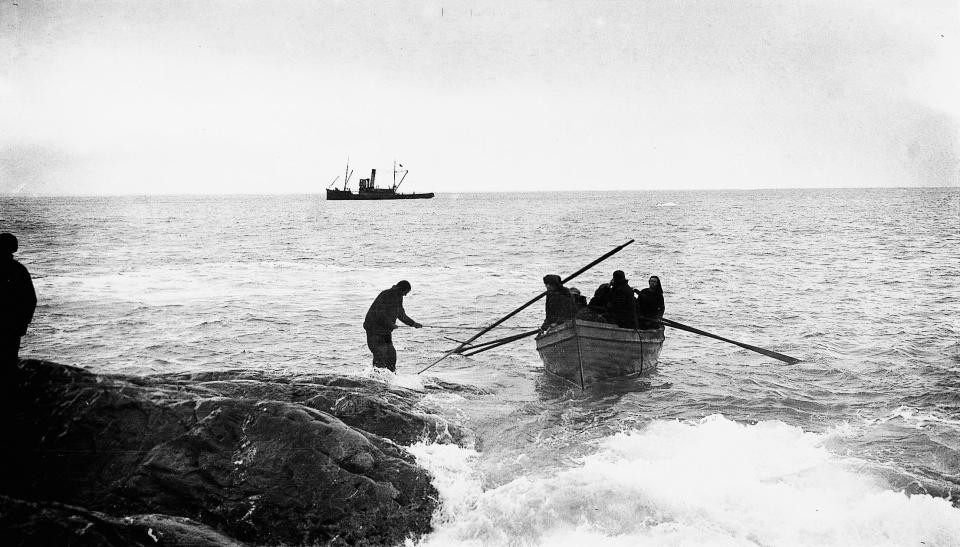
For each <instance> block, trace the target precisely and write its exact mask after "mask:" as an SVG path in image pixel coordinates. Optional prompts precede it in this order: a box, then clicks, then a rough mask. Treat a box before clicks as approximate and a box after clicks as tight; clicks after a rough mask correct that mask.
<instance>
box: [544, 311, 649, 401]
mask: <svg viewBox="0 0 960 547" xmlns="http://www.w3.org/2000/svg"><path fill="white" fill-rule="evenodd" d="M536 340H537V352H538V353H540V359H541V360H543V364H544V366H545V367H546V369H547V371H548V372H550V373H552V374H554V375H556V376H559V377H560V378H563V379H565V380H568V381H570V382H573V383H574V384H576V385H577V386H579V387H580V388H581V389H584V388H586V387H587V386H589V385H590V384H593V383H596V382H598V381H600V380H604V379H611V378H632V377H636V376H639V375H641V374H644V373H648V372H652V371H653V370H654V369H656V368H657V362H658V361H659V359H660V349H661V348H662V347H663V340H664V338H663V327H660V328H659V329H652V330H633V329H621V328H619V327H617V326H616V325H611V324H608V323H595V322H593V321H583V320H581V319H571V320H570V321H566V322H564V323H561V324H559V325H555V326H553V327H550V328H549V329H547V331H546V332H544V333H542V334H540V335H538V336H537V338H536Z"/></svg>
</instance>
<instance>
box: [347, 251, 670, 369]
mask: <svg viewBox="0 0 960 547" xmlns="http://www.w3.org/2000/svg"><path fill="white" fill-rule="evenodd" d="M543 284H544V285H546V287H547V317H546V319H545V320H544V321H543V325H542V326H541V327H540V329H541V330H546V329H547V328H549V327H550V326H551V325H555V324H557V323H562V322H564V321H567V320H569V319H574V318H576V319H583V320H585V321H595V322H598V323H611V324H614V325H617V326H618V327H621V328H625V329H656V328H660V319H661V318H662V317H663V309H664V306H663V289H662V288H661V287H660V278H658V277H657V276H655V275H654V276H651V277H650V281H649V284H650V286H649V287H648V288H645V289H643V290H638V289H634V288H633V287H631V286H630V284H629V282H628V281H627V277H626V275H625V274H624V273H623V271H622V270H617V271H615V272H613V278H612V279H611V280H610V282H609V283H604V284H602V285H600V286H599V287H598V288H597V290H596V291H595V292H594V294H593V298H591V299H590V302H587V299H586V297H585V296H582V295H581V294H580V291H579V290H577V288H576V287H571V288H569V289H568V288H566V287H564V286H563V283H562V280H561V279H560V276H559V275H553V274H551V275H545V276H544V277H543ZM410 289H411V286H410V282H409V281H406V280H403V281H400V282H399V283H397V284H396V285H394V286H392V287H390V288H389V289H387V290H385V291H382V292H381V293H380V294H379V295H377V298H376V299H375V300H374V301H373V304H371V305H370V309H368V310H367V315H366V317H364V320H363V329H364V330H365V331H366V333H367V347H368V348H369V349H370V353H372V354H373V366H374V367H376V368H385V369H388V370H390V371H394V372H395V371H396V369H397V350H396V349H395V348H394V347H393V330H394V329H396V328H397V321H398V320H399V321H401V322H402V323H403V324H405V325H407V326H410V327H414V328H417V329H419V328H421V327H423V325H421V324H420V323H418V322H416V321H414V320H413V319H411V318H410V317H409V316H407V313H406V312H405V311H404V309H403V297H404V296H406V295H407V294H409V293H410Z"/></svg>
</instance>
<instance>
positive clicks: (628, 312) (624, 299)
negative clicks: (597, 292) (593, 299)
mask: <svg viewBox="0 0 960 547" xmlns="http://www.w3.org/2000/svg"><path fill="white" fill-rule="evenodd" d="M607 318H608V319H609V320H610V322H611V323H616V324H617V326H618V327H620V328H622V329H635V328H637V325H638V323H637V304H636V302H635V301H634V299H633V288H632V287H630V284H629V283H628V282H627V276H626V274H624V273H623V271H622V270H617V271H615V272H613V281H611V283H610V295H609V297H608V300H607Z"/></svg>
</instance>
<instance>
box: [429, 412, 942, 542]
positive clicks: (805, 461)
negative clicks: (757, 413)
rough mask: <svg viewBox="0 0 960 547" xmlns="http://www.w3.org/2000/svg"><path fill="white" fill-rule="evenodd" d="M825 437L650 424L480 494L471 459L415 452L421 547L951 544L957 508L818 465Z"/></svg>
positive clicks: (767, 428) (855, 466) (718, 425)
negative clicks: (429, 498)
mask: <svg viewBox="0 0 960 547" xmlns="http://www.w3.org/2000/svg"><path fill="white" fill-rule="evenodd" d="M828 436H829V435H824V436H821V435H816V434H812V433H806V432H804V431H802V430H801V429H799V428H796V427H792V426H788V425H786V424H784V423H782V422H779V421H770V422H760V423H757V424H755V425H744V424H739V423H736V422H733V421H730V420H728V419H726V418H724V417H722V416H711V417H708V418H705V419H703V420H701V421H699V422H696V423H685V422H676V421H657V422H654V423H653V424H651V425H650V426H649V427H647V428H646V429H643V430H641V431H634V432H631V433H625V434H617V435H614V436H612V437H608V438H606V439H604V440H603V441H602V442H601V443H600V445H599V446H598V447H597V448H598V450H597V451H596V452H595V453H593V454H592V455H590V456H587V457H585V458H583V459H582V460H581V461H580V462H579V464H578V465H577V466H574V467H571V468H567V469H558V470H556V471H555V472H552V473H547V474H545V475H544V476H531V475H526V476H521V477H518V478H516V479H515V480H513V481H512V482H509V483H507V484H504V485H502V486H499V487H496V488H492V489H488V490H486V491H483V490H482V488H481V484H482V477H481V476H480V475H479V473H478V471H477V469H478V468H479V466H477V465H476V463H477V462H478V460H479V458H481V457H482V454H478V453H476V452H474V451H472V450H466V449H461V448H457V447H454V446H450V445H444V446H436V445H418V446H415V447H413V448H412V449H411V450H412V451H413V452H414V454H415V455H416V456H417V459H418V462H419V463H420V464H421V465H423V466H425V467H426V468H427V469H429V470H430V471H431V472H432V473H433V474H434V476H435V485H436V487H437V489H438V490H439V492H440V495H441V499H442V500H443V506H442V508H441V509H440V510H439V511H438V513H437V514H436V515H435V522H434V524H435V527H436V531H435V532H434V533H433V534H432V535H430V536H428V537H427V538H425V539H424V540H423V541H422V542H421V544H422V545H424V546H434V545H437V546H439V545H591V546H601V545H757V544H760V545H818V546H819V545H837V546H850V545H870V546H874V545H927V546H930V545H938V546H950V545H960V510H957V509H955V508H954V507H952V506H951V505H950V503H949V502H947V501H946V500H943V499H940V498H933V497H930V496H925V495H914V496H907V495H906V494H904V493H901V492H895V491H892V490H890V489H889V488H888V487H887V486H886V485H885V484H884V483H883V481H882V480H881V479H879V478H877V477H873V476H871V475H867V474H862V473H861V472H860V471H859V469H860V463H861V462H859V461H858V460H851V459H842V458H840V457H838V456H836V455H834V454H832V453H830V452H829V451H828V450H827V449H826V448H825V447H824V443H823V441H824V439H825V438H826V437H828Z"/></svg>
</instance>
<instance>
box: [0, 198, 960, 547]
mask: <svg viewBox="0 0 960 547" xmlns="http://www.w3.org/2000/svg"><path fill="white" fill-rule="evenodd" d="M0 230H2V231H11V232H13V233H15V234H16V235H17V236H18V238H19V239H20V247H21V249H20V251H19V252H18V253H17V258H18V259H19V260H20V261H21V262H22V263H23V264H24V265H26V266H27V267H28V268H29V270H30V271H31V273H32V275H33V277H34V283H35V285H36V289H37V292H38V295H39V299H40V304H39V307H38V309H37V313H36V318H35V320H34V323H33V325H32V326H31V328H30V331H29V333H28V335H27V336H26V337H25V338H24V340H23V350H22V351H21V356H25V357H34V358H42V359H49V360H53V361H57V362H60V363H64V364H70V365H77V366H81V367H86V368H89V369H91V370H93V371H96V372H123V373H132V374H153V373H158V372H166V371H187V370H191V371H194V370H213V369H257V370H266V371H271V372H275V373H278V374H288V373H302V372H328V371H329V372H338V373H346V374H358V375H371V374H378V373H375V372H374V371H372V369H371V367H370V364H369V362H370V356H369V353H368V350H367V348H366V343H365V337H364V333H363V329H362V327H361V323H362V320H363V315H364V313H365V312H366V309H367V307H368V306H369V304H370V302H371V301H372V300H373V298H374V297H375V296H376V295H377V293H378V292H379V291H380V290H382V289H385V288H387V287H389V286H391V285H393V284H394V283H396V282H397V281H399V280H400V279H407V280H409V281H410V282H411V284H412V285H413V291H412V292H411V294H410V295H409V296H408V297H407V298H406V300H405V307H406V310H407V313H408V314H409V315H410V316H411V317H413V318H414V319H416V320H418V321H420V322H421V323H424V324H425V325H428V328H423V329H419V330H415V329H410V328H401V329H398V330H397V331H396V334H395V343H396V346H397V349H398V353H399V355H400V358H399V363H398V374H397V375H396V376H395V377H390V376H389V375H382V374H378V376H380V377H384V378H387V379H388V380H389V381H392V382H395V383H397V384H400V385H404V386H407V387H411V388H414V389H416V388H417V387H418V386H420V385H422V383H421V381H422V378H421V377H420V376H418V375H417V371H418V370H420V369H421V368H422V367H424V366H426V365H428V364H430V363H432V362H433V361H435V360H436V359H437V358H438V357H439V356H440V355H442V354H443V352H444V351H445V350H448V349H450V348H452V347H454V346H455V345H456V342H454V340H465V339H466V338H468V337H470V336H471V335H472V334H474V333H476V332H477V331H476V329H477V328H478V327H482V326H485V325H487V324H490V323H492V322H493V321H494V320H496V319H498V318H499V317H501V316H503V315H505V314H506V313H507V312H509V311H511V310H513V309H514V308H516V307H518V306H519V305H520V304H522V303H524V302H526V301H527V300H529V299H531V298H532V297H534V296H536V295H537V294H538V293H539V292H541V291H542V289H543V285H542V283H541V278H542V276H543V275H544V274H547V273H556V274H559V275H561V276H565V275H568V274H570V273H572V272H574V271H575V270H577V269H579V268H580V267H582V266H584V265H586V264H587V263H589V262H590V261H592V260H593V259H595V258H597V257H599V256H600V255H602V254H603V253H605V252H606V251H608V250H610V249H612V248H614V247H616V246H618V245H621V244H623V243H625V242H626V241H628V240H630V239H635V240H636V241H635V242H634V243H633V244H631V245H629V246H627V247H626V248H625V249H624V250H622V251H621V252H620V253H618V254H616V255H614V256H613V257H612V258H610V259H608V260H607V261H606V262H603V263H602V264H600V265H599V266H597V267H596V268H594V269H592V270H590V271H588V272H586V273H584V274H582V275H581V276H580V277H578V278H577V279H575V280H573V281H571V282H569V283H568V286H576V287H578V288H580V289H581V290H582V291H583V292H584V293H592V292H593V290H594V289H595V288H596V287H597V286H598V285H599V284H600V283H602V282H604V281H606V280H608V279H609V278H610V274H611V272H612V271H613V270H615V269H622V270H624V271H625V272H626V273H627V276H628V277H629V278H630V279H631V283H632V284H633V285H634V286H639V287H643V286H644V285H645V280H646V279H647V277H648V276H650V275H653V274H655V275H658V276H659V277H660V279H661V280H662V283H663V287H664V290H665V299H666V314H665V317H668V318H671V319H673V320H676V321H679V322H682V323H685V324H688V325H691V326H694V327H698V328H700V329H702V330H706V331H709V332H713V333H716V334H719V335H721V336H725V337H727V338H731V339H734V340H738V341H741V342H746V343H749V344H753V345H756V346H760V347H764V348H768V349H772V350H775V351H778V352H781V353H785V354H788V355H791V356H794V357H799V358H802V359H803V361H802V362H801V363H799V364H795V365H787V364H784V363H782V362H780V361H776V360H773V359H770V358H768V357H765V356H763V355H760V354H757V353H752V352H749V351H746V350H744V349H741V348H738V347H736V346H733V345H729V344H725V343H723V342H719V341H715V340H711V339H708V338H704V337H700V336H696V335H692V334H688V333H685V332H680V331H673V330H670V329H668V330H667V333H666V336H667V340H666V342H665V344H664V347H663V351H662V353H661V357H660V366H659V369H658V370H657V371H656V372H655V373H653V374H652V375H649V376H645V377H643V378H640V379H637V380H631V381H624V382H613V383H611V384H609V385H603V386H599V387H597V388H593V389H588V390H587V391H580V390H579V389H575V388H572V387H571V386H569V385H566V384H564V383H563V382H560V381H557V380H555V379H552V378H550V377H549V376H547V375H545V373H544V371H543V367H542V364H541V362H540V359H539V358H538V356H537V353H536V350H535V347H534V343H533V341H532V340H530V339H525V340H522V341H520V342H517V343H515V344H511V345H506V346H503V347H501V348H498V349H496V350H493V351H489V352H486V353H482V354H479V355H477V356H475V357H460V356H454V357H451V358H449V359H446V360H444V361H442V362H441V363H440V364H438V365H436V366H435V367H434V368H432V369H430V370H429V371H427V372H426V373H424V375H426V376H436V377H439V378H442V379H444V380H449V381H452V382H458V383H461V384H468V385H472V386H477V387H481V388H485V390H486V392H487V393H486V394H479V393H473V392H471V391H451V392H450V393H448V394H444V395H436V394H434V395H430V396H428V398H427V399H426V400H425V401H424V403H423V404H424V405H425V406H426V407H428V408H429V409H430V410H432V411H434V412H438V413H442V414H444V415H446V416H447V417H448V418H450V419H453V420H455V421H457V422H459V423H461V424H463V425H465V426H467V427H469V428H471V429H472V430H474V431H475V432H476V441H475V443H474V444H473V446H468V447H458V446H452V445H431V444H419V445H415V446H413V447H411V449H410V450H411V451H412V452H413V453H414V454H415V455H416V456H417V458H418V460H419V461H420V463H421V464H422V465H423V466H424V467H426V468H427V469H429V470H430V471H431V472H432V473H433V475H434V477H435V485H436V487H437V488H438V490H439V491H440V493H441V496H442V506H441V509H440V510H439V511H438V513H437V514H436V515H435V519H434V523H435V528H436V531H435V532H434V533H433V534H432V535H430V536H428V537H426V538H423V539H422V540H421V543H422V544H423V545H429V546H440V545H551V546H552V545H591V546H593V547H598V546H607V545H611V546H612V545H617V546H619V545H624V546H626V545H631V546H633V545H731V546H733V545H736V546H740V545H750V546H753V545H836V546H850V545H870V546H873V545H897V546H901V545H917V546H919V545H926V546H931V545H941V546H945V545H960V189H957V188H939V189H837V190H776V191H774V190H770V191H709V192H708V191H703V192H696V191H693V192H636V193H630V192H589V193H511V194H442V193H441V194H439V195H438V196H437V197H436V198H435V199H432V200H419V201H395V202H379V203H378V202H328V201H325V200H323V198H322V197H320V196H317V195H300V196H160V197H143V196H138V197H11V196H5V197H0ZM542 312H543V306H542V303H538V304H537V305H534V306H532V307H531V308H529V309H528V310H526V311H524V312H522V313H521V314H519V315H517V316H516V317H515V318H514V319H512V320H510V321H509V322H507V323H506V324H505V328H503V329H498V330H496V331H494V332H493V333H491V335H490V336H491V337H499V336H505V335H507V334H511V333H514V332H517V331H515V330H512V329H519V328H531V327H535V326H537V325H539V323H540V321H541V320H542ZM485 339H489V337H487V338H482V339H481V341H482V340H485Z"/></svg>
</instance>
